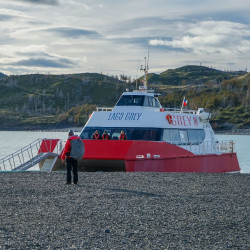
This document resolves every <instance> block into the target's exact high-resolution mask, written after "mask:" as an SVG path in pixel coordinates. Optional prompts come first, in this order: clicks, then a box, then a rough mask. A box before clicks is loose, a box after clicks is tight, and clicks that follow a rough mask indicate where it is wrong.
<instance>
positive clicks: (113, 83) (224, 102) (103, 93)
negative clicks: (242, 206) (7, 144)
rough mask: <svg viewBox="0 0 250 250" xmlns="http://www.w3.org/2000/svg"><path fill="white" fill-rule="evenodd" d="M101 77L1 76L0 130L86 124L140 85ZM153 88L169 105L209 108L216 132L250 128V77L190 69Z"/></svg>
mask: <svg viewBox="0 0 250 250" xmlns="http://www.w3.org/2000/svg"><path fill="white" fill-rule="evenodd" d="M120 79H121V80H119V78H118V77H110V76H106V75H102V74H97V73H84V74H68V75H42V74H31V75H19V76H4V75H2V77H0V88H1V91H0V129H26V128H27V129H45V128H59V127H68V126H83V125H84V124H85V122H86V121H87V119H88V117H89V114H91V113H92V112H93V111H94V110H95V109H96V107H97V106H102V107H103V106H105V107H110V106H114V105H115V103H116V102H117V100H118V99H119V97H120V95H121V93H122V92H124V91H125V89H126V88H129V89H134V88H135V82H131V78H130V77H127V76H121V77H120ZM148 82H149V87H152V88H153V89H155V91H156V92H159V93H161V96H160V101H161V103H162V105H163V106H164V107H171V108H180V106H181V103H182V100H183V97H184V96H185V97H186V98H187V99H188V107H187V108H189V109H196V108H197V107H204V108H205V109H206V110H207V111H209V112H211V113H212V120H211V121H212V124H213V126H214V127H215V128H216V129H231V128H249V127H250V115H249V114H250V108H249V103H250V96H249V89H250V74H247V72H224V71H218V70H215V69H212V68H207V67H202V66H185V67H181V68H178V69H175V70H167V71H165V72H163V73H161V74H159V75H157V74H149V76H148Z"/></svg>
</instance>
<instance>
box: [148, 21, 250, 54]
mask: <svg viewBox="0 0 250 250" xmlns="http://www.w3.org/2000/svg"><path fill="white" fill-rule="evenodd" d="M181 25H182V30H183V33H181V35H179V36H178V37H175V38H173V39H151V40H150V42H149V44H150V45H152V46H166V47H169V48H172V49H174V50H175V49H183V50H190V51H193V52H195V53H199V54H212V53H215V54H217V53H222V54H223V53H224V54H225V53H227V54H231V53H235V52H239V51H241V52H243V51H245V52H246V51H248V52H250V49H249V45H250V41H249V36H250V30H249V29H248V27H247V26H246V25H244V24H240V23H233V22H226V21H220V22H217V21H202V22H197V23H193V24H181Z"/></svg>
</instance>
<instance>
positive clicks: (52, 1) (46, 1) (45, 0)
mask: <svg viewBox="0 0 250 250" xmlns="http://www.w3.org/2000/svg"><path fill="white" fill-rule="evenodd" d="M12 1H16V2H19V3H20V2H23V3H32V4H42V5H59V0H12Z"/></svg>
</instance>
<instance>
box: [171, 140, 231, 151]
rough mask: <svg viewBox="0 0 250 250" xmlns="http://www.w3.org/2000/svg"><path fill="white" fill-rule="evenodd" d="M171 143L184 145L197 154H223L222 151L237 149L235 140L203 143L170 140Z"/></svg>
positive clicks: (183, 146)
mask: <svg viewBox="0 0 250 250" xmlns="http://www.w3.org/2000/svg"><path fill="white" fill-rule="evenodd" d="M168 143H170V144H174V145H176V146H179V147H182V148H184V149H187V150H188V151H191V152H192V153H194V154H197V155H203V154H214V153H216V154H222V153H233V152H234V151H235V142H234V141H229V140H228V141H225V140H224V141H214V142H213V141H203V142H202V143H201V144H198V143H191V142H187V143H182V142H180V141H178V142H174V141H171V142H168Z"/></svg>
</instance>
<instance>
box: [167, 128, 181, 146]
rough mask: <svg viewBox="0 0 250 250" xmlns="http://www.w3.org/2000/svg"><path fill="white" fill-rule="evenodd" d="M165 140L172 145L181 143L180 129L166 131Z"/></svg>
mask: <svg viewBox="0 0 250 250" xmlns="http://www.w3.org/2000/svg"><path fill="white" fill-rule="evenodd" d="M163 140H164V141H166V142H170V143H174V144H175V143H176V144H178V143H180V142H181V138H180V134H179V130H178V129H164V132H163Z"/></svg>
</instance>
